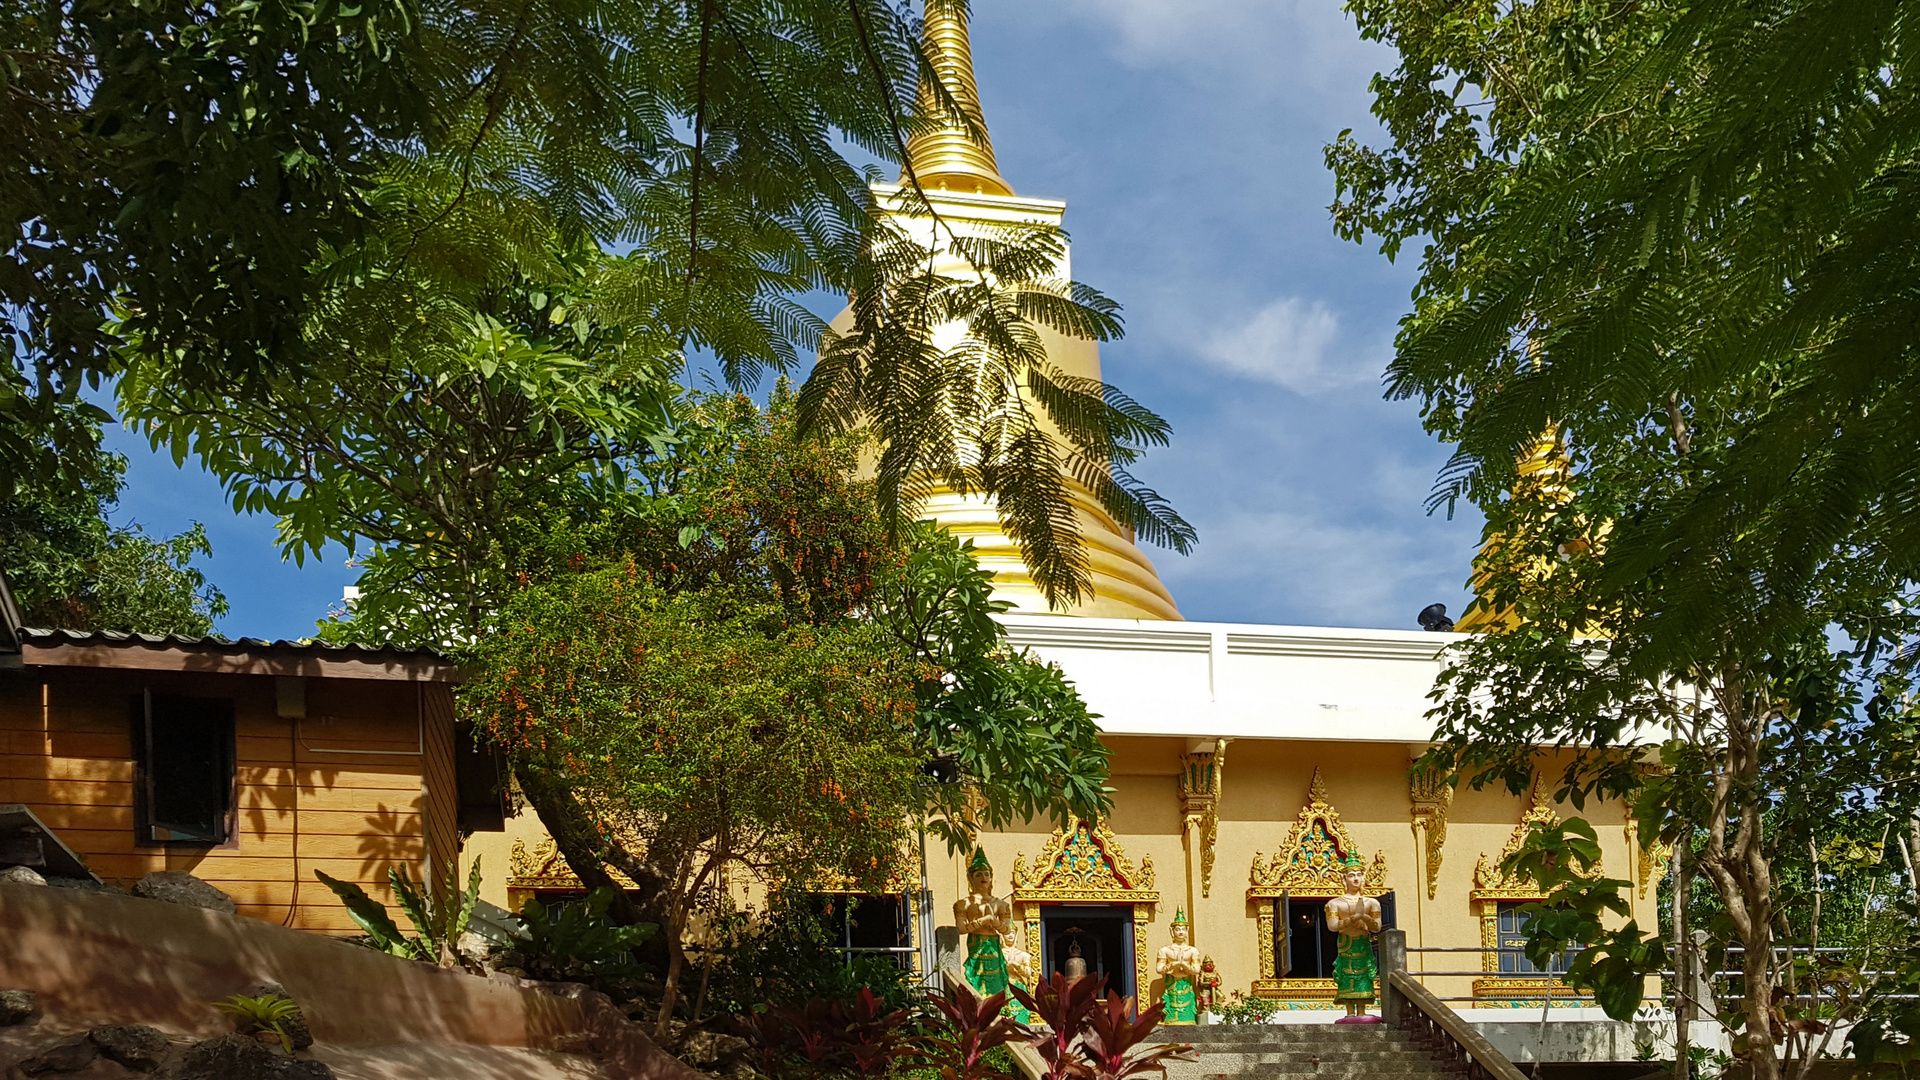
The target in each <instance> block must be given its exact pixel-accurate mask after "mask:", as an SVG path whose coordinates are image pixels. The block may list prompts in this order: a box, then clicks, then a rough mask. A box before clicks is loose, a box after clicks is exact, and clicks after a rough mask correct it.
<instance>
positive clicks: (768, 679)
mask: <svg viewBox="0 0 1920 1080" xmlns="http://www.w3.org/2000/svg"><path fill="white" fill-rule="evenodd" d="M474 654H475V656H476V658H477V659H479V660H480V663H479V664H477V665H475V666H476V668H477V670H478V676H477V678H475V679H474V680H473V681H472V682H471V683H469V685H468V686H467V687H466V691H465V700H466V704H467V708H468V711H469V714H470V715H471V716H472V717H474V718H475V719H476V720H477V721H478V722H479V723H480V724H481V725H482V726H483V728H484V729H485V731H486V732H487V733H488V734H489V735H490V736H491V737H492V738H493V740H494V741H495V742H496V743H498V744H500V745H504V746H508V747H511V748H513V749H514V753H515V758H516V765H517V767H518V768H519V769H520V770H521V771H522V773H523V774H524V773H525V772H528V771H531V770H539V771H541V772H544V773H547V774H549V775H552V776H556V777H560V778H563V779H564V782H565V783H566V784H567V786H568V787H569V789H570V791H571V794H572V797H573V798H574V799H575V800H576V801H577V804H578V806H579V807H580V808H581V809H583V810H584V812H585V813H586V814H587V815H588V816H589V817H590V818H591V819H592V821H593V823H594V825H595V828H596V831H597V832H598V834H599V839H600V844H601V851H600V854H601V856H602V857H603V858H606V859H607V860H608V861H609V862H612V863H614V864H615V865H623V866H624V865H629V864H632V863H636V862H639V861H641V860H642V859H644V861H645V862H646V863H649V864H650V865H651V866H652V867H653V868H654V869H655V871H656V872H658V873H660V874H661V875H662V876H663V877H664V879H665V880H664V882H663V884H664V886H665V887H664V889H663V890H662V895H661V900H662V904H661V909H662V913H663V915H664V922H665V930H666V933H665V935H664V937H665V940H666V944H667V948H668V969H667V978H666V998H665V1000H664V1001H663V1003H662V1005H661V1011H660V1018H659V1022H660V1024H661V1025H663V1034H664V1025H665V1024H666V1022H667V1020H668V1018H669V1017H671V1016H672V1013H673V1008H674V1004H675V1000H676V996H677V987H678V981H679V976H680V972H681V969H682V968H683V966H684V964H685V953H684V951H683V949H682V941H681V939H682V936H683V933H684V931H685V929H686V926H687V923H688V920H689V917H690V916H691V914H692V912H693V911H694V909H695V906H696V904H697V902H698V901H699V899H700V898H701V897H702V896H703V895H710V894H712V893H713V892H714V891H715V890H718V889H720V888H722V886H723V883H722V880H721V876H722V873H723V872H724V871H725V870H726V869H727V868H728V867H735V868H744V869H745V870H746V871H747V872H749V873H752V874H755V875H758V876H760V877H762V878H763V879H765V880H769V881H796V880H799V881H804V880H808V879H810V878H813V877H815V876H817V875H821V874H832V875H836V876H844V877H848V878H851V879H853V880H854V881H855V882H856V883H862V884H868V885H871V886H872V887H873V888H874V890H875V891H879V890H880V889H882V888H883V882H884V879H885V877H886V875H887V872H888V871H890V870H891V869H892V868H893V865H894V860H895V859H896V857H897V856H898V853H899V852H900V850H901V848H902V845H903V844H904V842H905V841H906V839H907V831H908V830H909V829H910V828H911V827H912V822H913V821H914V818H915V811H916V805H915V801H914V800H915V799H916V798H917V795H916V790H915V781H916V778H917V776H918V775H919V759H918V757H917V755H915V754H914V753H913V746H912V737H913V718H914V711H915V707H916V706H915V697H914V687H915V686H916V685H917V684H918V683H919V682H920V681H921V672H920V671H919V670H918V667H919V665H918V662H917V661H915V660H914V659H913V657H912V656H911V655H910V654H909V653H908V652H907V651H906V650H905V649H903V648H901V647H900V646H899V644H898V643H897V642H896V641H895V640H894V639H893V638H892V637H891V635H888V634H887V633H886V632H885V631H883V630H881V629H879V628H876V627H874V626H872V625H869V624H864V623H861V622H858V621H854V620H845V621H841V622H838V623H836V624H833V625H825V626H819V625H814V624H811V623H806V622H796V621H794V620H792V619H791V618H789V617H788V615H787V613H786V612H785V611H784V610H783V609H782V608H781V607H779V606H778V605H775V604H768V603H765V602H764V601H763V600H760V599H758V598H756V597H754V596H752V595H751V594H745V593H743V592H741V591H739V590H734V589H728V588H713V589H708V590H703V591H700V592H697V593H681V594H671V593H666V592H663V591H661V590H660V589H658V588H657V587H655V586H653V585H652V584H650V583H649V582H648V581H647V580H646V578H645V577H644V576H643V575H642V574H640V573H639V571H638V570H637V568H636V567H634V566H632V565H631V564H629V565H626V566H616V567H609V568H606V569H602V570H598V571H594V572H590V573H583V574H576V575H569V576H566V577H561V578H557V579H555V580H554V581H552V582H549V583H546V584H542V585H539V586H536V587H532V588H529V589H527V590H526V591H524V592H523V593H521V594H520V595H519V596H518V597H516V598H515V599H514V600H513V601H512V602H511V603H510V604H509V605H508V607H507V608H506V610H505V611H503V612H502V618H501V626H500V629H499V632H498V633H496V634H494V635H492V636H490V637H489V638H488V639H487V640H486V641H485V642H483V643H482V644H481V645H479V646H478V647H477V648H476V649H475V650H474Z"/></svg>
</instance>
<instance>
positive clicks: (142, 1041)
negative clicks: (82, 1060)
mask: <svg viewBox="0 0 1920 1080" xmlns="http://www.w3.org/2000/svg"><path fill="white" fill-rule="evenodd" d="M87 1041H88V1042H91V1043H93V1045H94V1046H96V1047H99V1049H100V1054H101V1056H102V1057H105V1058H107V1059H109V1060H112V1061H116V1062H119V1063H120V1064H122V1065H125V1066H126V1067H127V1068H129V1069H132V1070H133V1071H134V1072H153V1071H154V1070H155V1069H158V1068H160V1067H161V1066H162V1065H164V1064H166V1062H167V1059H168V1058H169V1057H171V1056H172V1053H173V1043H172V1042H171V1041H169V1040H168V1038H167V1037H166V1036H165V1035H162V1034H161V1033H160V1032H158V1031H156V1030H154V1029H153V1028H150V1027H148V1026H147V1025H145V1024H114V1025H112V1026H110V1027H97V1028H94V1029H93V1030H92V1031H89V1032H87Z"/></svg>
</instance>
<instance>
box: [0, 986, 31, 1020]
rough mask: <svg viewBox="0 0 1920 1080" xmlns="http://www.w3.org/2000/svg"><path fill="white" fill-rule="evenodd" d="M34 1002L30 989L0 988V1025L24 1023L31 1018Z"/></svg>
mask: <svg viewBox="0 0 1920 1080" xmlns="http://www.w3.org/2000/svg"><path fill="white" fill-rule="evenodd" d="M35 1004H36V999H35V998H34V995H33V991H31V990H0V1027H12V1026H13V1025H15V1024H24V1023H26V1022H27V1021H28V1020H30V1019H32V1018H33V1010H34V1006H35Z"/></svg>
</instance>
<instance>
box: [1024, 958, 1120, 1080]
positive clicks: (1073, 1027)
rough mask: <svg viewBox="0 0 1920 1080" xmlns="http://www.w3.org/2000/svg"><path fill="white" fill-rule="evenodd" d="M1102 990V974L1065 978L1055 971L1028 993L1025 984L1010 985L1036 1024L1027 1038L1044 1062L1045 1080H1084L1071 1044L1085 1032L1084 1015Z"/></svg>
mask: <svg viewBox="0 0 1920 1080" xmlns="http://www.w3.org/2000/svg"><path fill="white" fill-rule="evenodd" d="M1106 989H1107V977H1106V976H1105V975H1087V976H1083V977H1081V978H1078V979H1068V978H1067V977H1066V976H1065V975H1062V974H1060V973H1059V972H1057V971H1056V972H1054V973H1053V975H1052V976H1051V977H1049V978H1048V979H1047V980H1046V981H1044V982H1041V983H1038V984H1037V985H1035V986H1034V988H1033V991H1032V992H1031V993H1029V992H1028V991H1027V989H1026V988H1025V987H1020V986H1016V987H1014V988H1013V996H1014V997H1015V998H1017V999H1018V1000H1019V1002H1020V1004H1022V1005H1024V1006H1026V1008H1027V1011H1028V1012H1030V1013H1032V1014H1033V1021H1034V1023H1035V1024H1036V1025H1037V1027H1036V1030H1034V1031H1033V1032H1032V1033H1031V1034H1030V1035H1029V1036H1028V1038H1029V1041H1031V1042H1032V1044H1033V1048H1034V1050H1035V1051H1037V1052H1038V1053H1039V1055H1040V1059H1041V1060H1042V1061H1044V1062H1046V1065H1047V1071H1046V1073H1045V1074H1044V1076H1045V1080H1085V1077H1087V1075H1088V1072H1087V1065H1086V1063H1085V1062H1084V1061H1082V1060H1081V1059H1080V1055H1079V1054H1078V1053H1077V1052H1076V1050H1075V1044H1076V1043H1078V1042H1079V1041H1080V1039H1081V1036H1082V1035H1084V1034H1085V1032H1086V1027H1087V1015H1088V1014H1089V1013H1091V1012H1092V1011H1093V1006H1094V1002H1095V1000H1096V999H1098V998H1099V997H1100V995H1101V994H1103V993H1105V992H1106Z"/></svg>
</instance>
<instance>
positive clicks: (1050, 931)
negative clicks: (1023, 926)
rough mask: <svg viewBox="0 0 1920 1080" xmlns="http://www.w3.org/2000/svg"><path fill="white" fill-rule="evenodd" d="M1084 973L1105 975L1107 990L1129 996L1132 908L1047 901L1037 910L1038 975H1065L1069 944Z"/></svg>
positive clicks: (1131, 955) (1131, 964)
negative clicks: (1041, 958) (1083, 964)
mask: <svg viewBox="0 0 1920 1080" xmlns="http://www.w3.org/2000/svg"><path fill="white" fill-rule="evenodd" d="M1075 945H1078V946H1079V947H1080V958H1081V959H1083V960H1085V961H1086V962H1087V974H1088V975H1105V976H1106V977H1107V992H1108V993H1109V994H1118V995H1120V996H1121V997H1133V996H1134V989H1133V911H1132V910H1131V909H1130V908H1125V907H1116V906H1110V905H1095V904H1084V905H1082V904H1048V905H1047V906H1045V907H1043V908H1041V909H1040V948H1041V951H1042V953H1043V954H1044V961H1043V963H1044V965H1045V967H1044V970H1043V972H1042V974H1046V975H1051V974H1053V973H1054V972H1059V973H1061V974H1065V973H1066V970H1067V958H1068V957H1069V956H1071V955H1072V954H1073V947H1074V946H1075Z"/></svg>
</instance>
